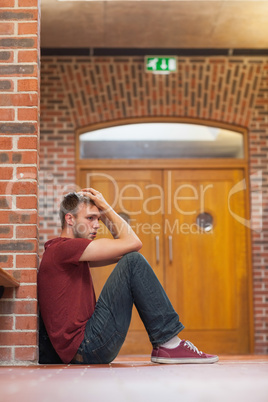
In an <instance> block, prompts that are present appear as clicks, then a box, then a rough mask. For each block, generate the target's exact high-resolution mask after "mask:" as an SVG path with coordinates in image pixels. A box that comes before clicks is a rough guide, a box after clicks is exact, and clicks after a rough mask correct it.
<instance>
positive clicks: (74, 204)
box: [59, 192, 93, 229]
mask: <svg viewBox="0 0 268 402" xmlns="http://www.w3.org/2000/svg"><path fill="white" fill-rule="evenodd" d="M80 204H93V202H92V201H91V200H90V199H89V198H88V197H86V196H85V195H82V194H78V193H75V192H72V193H68V194H66V195H65V196H64V197H63V200H62V202H61V204H60V212H59V214H60V221H61V227H62V229H63V228H64V226H65V215H66V214H68V213H70V214H72V215H74V216H75V217H76V216H77V212H78V207H79V205H80Z"/></svg>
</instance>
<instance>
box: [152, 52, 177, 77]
mask: <svg viewBox="0 0 268 402" xmlns="http://www.w3.org/2000/svg"><path fill="white" fill-rule="evenodd" d="M145 71H147V72H151V73H155V74H169V73H173V72H175V71H177V58H176V57H175V56H172V57H169V56H165V57H161V56H146V57H145Z"/></svg>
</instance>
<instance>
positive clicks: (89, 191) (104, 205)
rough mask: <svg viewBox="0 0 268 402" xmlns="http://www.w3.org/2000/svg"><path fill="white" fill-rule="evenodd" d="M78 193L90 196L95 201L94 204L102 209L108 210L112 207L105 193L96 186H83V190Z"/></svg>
mask: <svg viewBox="0 0 268 402" xmlns="http://www.w3.org/2000/svg"><path fill="white" fill-rule="evenodd" d="M78 194H81V195H84V196H86V197H88V198H89V199H90V200H91V201H92V202H94V204H95V205H96V207H97V208H99V210H100V211H108V210H110V209H112V208H111V206H110V205H109V204H108V202H107V201H106V200H105V198H104V197H103V195H102V194H101V193H100V192H99V191H97V190H95V189H94V188H91V187H90V188H83V189H82V190H81V191H79V193H78Z"/></svg>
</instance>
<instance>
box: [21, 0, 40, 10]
mask: <svg viewBox="0 0 268 402" xmlns="http://www.w3.org/2000/svg"><path fill="white" fill-rule="evenodd" d="M19 7H36V8H37V7H38V0H19Z"/></svg>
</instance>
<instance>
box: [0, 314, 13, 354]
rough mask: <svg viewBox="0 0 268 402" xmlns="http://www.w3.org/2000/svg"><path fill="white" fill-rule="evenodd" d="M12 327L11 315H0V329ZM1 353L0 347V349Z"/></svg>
mask: <svg viewBox="0 0 268 402" xmlns="http://www.w3.org/2000/svg"><path fill="white" fill-rule="evenodd" d="M12 328H13V317H10V316H2V317H1V318H0V330H3V329H4V330H6V331H9V330H11V329H12ZM0 353H1V349H0Z"/></svg>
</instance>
